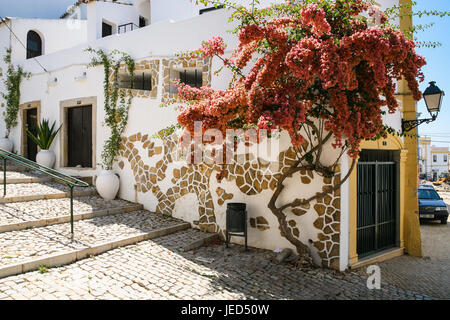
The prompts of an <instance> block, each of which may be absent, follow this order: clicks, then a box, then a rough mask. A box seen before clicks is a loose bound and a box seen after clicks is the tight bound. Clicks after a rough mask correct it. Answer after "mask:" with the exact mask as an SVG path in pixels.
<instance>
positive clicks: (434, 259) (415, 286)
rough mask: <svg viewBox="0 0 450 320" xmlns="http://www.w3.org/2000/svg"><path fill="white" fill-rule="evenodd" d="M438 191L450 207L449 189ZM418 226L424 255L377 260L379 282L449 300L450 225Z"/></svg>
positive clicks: (426, 223)
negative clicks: (379, 269) (379, 275)
mask: <svg viewBox="0 0 450 320" xmlns="http://www.w3.org/2000/svg"><path fill="white" fill-rule="evenodd" d="M439 194H440V196H441V197H442V198H443V199H444V201H445V203H446V204H447V207H448V208H449V209H450V192H440V193H439ZM420 229H421V232H422V253H423V258H416V257H412V256H409V255H404V256H401V257H398V258H394V259H391V260H388V261H385V262H382V263H379V264H378V265H379V266H380V268H381V283H382V284H390V285H394V286H398V287H401V288H406V289H409V290H413V291H416V292H423V293H424V294H427V295H429V296H432V297H435V298H439V299H450V272H449V269H450V224H449V223H447V224H446V225H443V224H440V221H430V222H422V223H421V225H420ZM359 273H360V274H363V273H364V271H363V270H360V271H359Z"/></svg>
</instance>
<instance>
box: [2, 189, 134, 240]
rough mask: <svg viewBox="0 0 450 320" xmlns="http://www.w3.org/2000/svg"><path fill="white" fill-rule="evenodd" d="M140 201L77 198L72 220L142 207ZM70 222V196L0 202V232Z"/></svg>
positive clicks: (74, 203) (96, 197)
mask: <svg viewBox="0 0 450 320" xmlns="http://www.w3.org/2000/svg"><path fill="white" fill-rule="evenodd" d="M142 208H143V206H142V205H141V204H136V203H131V202H128V201H125V200H104V199H103V198H101V197H98V196H88V197H76V198H74V201H73V212H74V215H73V217H74V221H78V220H85V219H91V218H94V217H100V216H105V215H112V214H119V213H127V212H132V211H137V210H141V209H142ZM64 222H70V199H69V198H61V199H48V200H35V201H27V202H13V203H3V204H0V233H3V232H9V231H17V230H23V229H28V228H35V227H43V226H48V225H53V224H58V223H64Z"/></svg>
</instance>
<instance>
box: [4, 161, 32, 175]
mask: <svg viewBox="0 0 450 320" xmlns="http://www.w3.org/2000/svg"><path fill="white" fill-rule="evenodd" d="M27 170H30V169H29V168H27V167H25V166H20V165H16V164H7V165H6V171H27ZM0 171H1V172H3V163H2V162H1V161H0Z"/></svg>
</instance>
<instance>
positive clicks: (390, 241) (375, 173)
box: [357, 162, 398, 257]
mask: <svg viewBox="0 0 450 320" xmlns="http://www.w3.org/2000/svg"><path fill="white" fill-rule="evenodd" d="M357 188H358V198H357V199H358V200H357V201H358V216H357V252H358V256H359V257H363V256H367V255H370V254H373V253H375V252H377V251H381V250H384V249H387V248H390V247H394V246H395V245H396V235H397V207H398V205H397V201H398V191H397V163H396V162H359V163H358V187H357Z"/></svg>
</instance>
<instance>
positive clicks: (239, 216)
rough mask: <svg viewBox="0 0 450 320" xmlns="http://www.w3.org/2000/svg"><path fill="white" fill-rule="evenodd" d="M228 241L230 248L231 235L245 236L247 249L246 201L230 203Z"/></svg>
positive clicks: (227, 227)
mask: <svg viewBox="0 0 450 320" xmlns="http://www.w3.org/2000/svg"><path fill="white" fill-rule="evenodd" d="M225 235H226V239H225V240H226V241H225V244H226V246H227V248H228V246H229V244H230V237H231V236H237V237H244V238H245V250H247V210H246V204H245V203H238V202H234V203H228V204H227V216H226V231H225Z"/></svg>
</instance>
